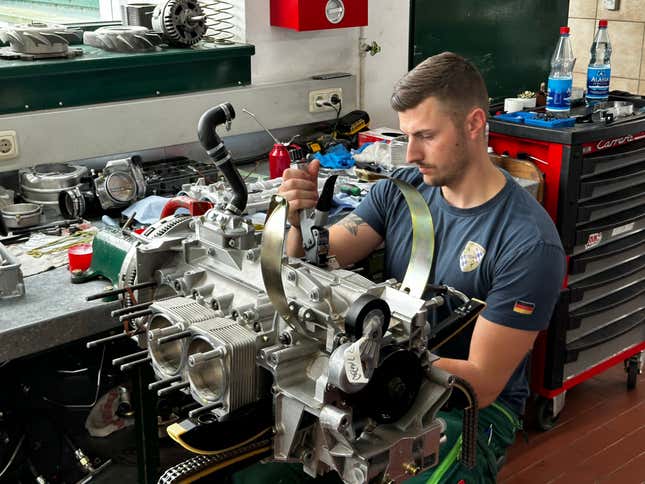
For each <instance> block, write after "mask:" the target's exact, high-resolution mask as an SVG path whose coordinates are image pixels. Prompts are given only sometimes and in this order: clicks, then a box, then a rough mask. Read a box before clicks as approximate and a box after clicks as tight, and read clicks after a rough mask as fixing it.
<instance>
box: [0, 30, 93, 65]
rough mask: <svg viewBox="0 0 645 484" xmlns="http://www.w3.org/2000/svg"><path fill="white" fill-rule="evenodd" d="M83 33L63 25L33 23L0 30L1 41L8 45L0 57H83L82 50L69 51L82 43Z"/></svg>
mask: <svg viewBox="0 0 645 484" xmlns="http://www.w3.org/2000/svg"><path fill="white" fill-rule="evenodd" d="M82 35H83V33H82V31H80V30H72V29H68V28H67V27H64V26H63V25H56V24H46V23H41V22H33V23H30V24H26V25H14V26H11V27H6V28H4V29H0V40H2V42H5V43H8V44H9V48H8V49H2V54H0V57H3V58H23V59H26V60H31V59H46V58H51V57H75V56H78V55H82V53H83V51H82V50H81V49H69V44H71V43H81V41H82Z"/></svg>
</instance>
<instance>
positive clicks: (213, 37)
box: [201, 0, 235, 44]
mask: <svg viewBox="0 0 645 484" xmlns="http://www.w3.org/2000/svg"><path fill="white" fill-rule="evenodd" d="M201 6H202V10H203V11H204V15H205V17H206V27H207V31H206V34H205V35H204V40H208V41H210V42H215V43H216V44H232V43H233V40H234V39H235V33H234V29H235V24H234V23H233V20H234V15H233V13H232V12H231V10H232V9H233V4H232V3H231V2H225V1H222V0H203V1H202V2H201Z"/></svg>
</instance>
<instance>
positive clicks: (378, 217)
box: [354, 180, 393, 237]
mask: <svg viewBox="0 0 645 484" xmlns="http://www.w3.org/2000/svg"><path fill="white" fill-rule="evenodd" d="M392 185H393V183H392V182H391V181H390V180H379V181H378V182H376V183H375V184H374V186H372V188H371V189H370V191H369V193H368V194H367V195H366V196H365V198H363V200H362V201H361V203H360V204H359V205H358V207H356V208H355V209H354V214H355V215H358V216H359V217H360V218H362V219H363V220H365V222H367V224H368V225H369V226H370V227H372V228H373V229H374V230H375V231H376V232H378V234H379V235H381V236H382V237H385V226H386V222H387V221H386V217H387V211H386V210H385V200H386V199H387V197H388V196H389V193H390V191H391V190H392Z"/></svg>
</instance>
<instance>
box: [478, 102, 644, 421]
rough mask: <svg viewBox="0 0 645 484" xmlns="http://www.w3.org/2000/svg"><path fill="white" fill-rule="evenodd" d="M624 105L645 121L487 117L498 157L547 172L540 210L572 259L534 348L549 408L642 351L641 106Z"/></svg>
mask: <svg viewBox="0 0 645 484" xmlns="http://www.w3.org/2000/svg"><path fill="white" fill-rule="evenodd" d="M621 100H628V101H630V102H633V103H634V105H635V112H637V113H639V114H637V115H635V116H633V117H632V118H619V119H618V120H617V121H615V122H614V123H611V124H605V123H604V122H603V123H589V124H577V125H576V126H575V127H573V128H563V129H550V128H538V127H532V126H526V125H521V124H515V123H511V122H506V121H501V120H497V119H495V118H492V119H491V120H490V137H489V145H490V146H491V147H492V148H493V149H494V150H495V152H496V153H497V154H508V155H510V156H512V157H516V158H527V159H530V160H532V161H534V162H535V164H536V165H537V166H538V168H539V169H540V170H541V171H542V172H543V174H544V179H545V190H544V200H543V205H544V207H545V208H546V210H547V211H548V213H549V215H550V216H551V218H552V219H553V221H554V222H555V224H556V227H557V229H558V232H559V234H560V237H561V240H562V244H563V246H564V249H565V252H566V253H567V261H568V272H567V277H566V280H565V284H564V288H563V289H562V291H561V293H560V300H559V301H558V303H557V305H556V308H555V310H554V314H553V318H552V320H551V324H550V326H549V328H548V330H547V331H544V332H542V333H541V334H540V336H539V337H538V340H537V342H536V346H535V347H534V351H533V359H532V365H531V367H532V375H531V387H532V390H533V392H534V393H536V394H538V395H539V396H541V397H542V400H543V401H544V400H547V401H548V400H550V399H555V398H557V397H561V398H562V402H563V397H564V392H566V390H567V389H570V388H572V387H573V386H575V385H577V384H578V383H581V382H583V381H585V380H587V379H588V378H591V377H593V376H594V375H596V374H598V373H600V372H602V371H603V370H605V369H607V368H609V367H611V366H613V365H615V364H618V363H621V362H623V361H626V360H627V359H629V358H630V357H633V356H634V355H637V354H638V353H640V352H641V351H643V349H645V110H641V111H640V112H639V109H640V108H642V107H644V106H645V100H644V99H642V98H640V97H631V98H621ZM530 276H531V275H530V274H527V277H530ZM561 406H562V405H554V407H559V408H561ZM538 411H539V410H538ZM557 413H558V412H557V411H555V412H554V415H553V416H554V417H556V416H557Z"/></svg>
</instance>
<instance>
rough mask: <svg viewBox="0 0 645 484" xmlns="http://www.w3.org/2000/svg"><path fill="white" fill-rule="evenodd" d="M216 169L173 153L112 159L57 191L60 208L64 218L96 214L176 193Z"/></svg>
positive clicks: (215, 173) (211, 176) (214, 176)
mask: <svg viewBox="0 0 645 484" xmlns="http://www.w3.org/2000/svg"><path fill="white" fill-rule="evenodd" d="M218 174H219V170H218V169H217V167H216V166H215V165H213V164H212V163H204V162H199V161H193V160H189V159H188V158H185V157H175V158H170V159H166V160H155V161H143V160H142V159H141V157H140V156H138V155H134V156H131V157H129V158H124V159H121V160H111V161H109V162H108V163H107V165H106V166H105V168H104V169H103V171H102V172H100V173H99V175H98V176H96V177H94V178H89V177H88V178H85V179H84V180H83V183H82V184H81V185H79V186H77V187H74V188H71V189H69V190H65V191H63V192H61V193H60V194H59V199H58V205H59V209H60V212H61V213H62V214H63V215H64V216H65V217H67V218H74V217H82V216H83V215H85V214H90V213H94V214H99V213H102V211H104V210H109V209H113V208H121V207H125V206H127V205H130V204H131V203H132V202H134V201H136V200H139V199H141V198H143V197H144V196H147V195H161V196H164V195H175V194H177V192H179V191H180V190H181V189H182V187H183V186H185V185H186V184H189V183H192V182H196V181H198V180H199V179H206V180H210V181H214V180H216V179H217V177H218Z"/></svg>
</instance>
